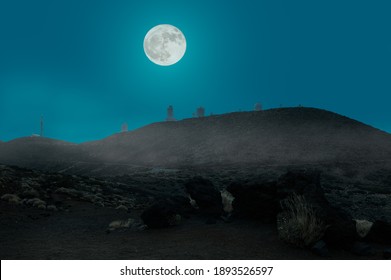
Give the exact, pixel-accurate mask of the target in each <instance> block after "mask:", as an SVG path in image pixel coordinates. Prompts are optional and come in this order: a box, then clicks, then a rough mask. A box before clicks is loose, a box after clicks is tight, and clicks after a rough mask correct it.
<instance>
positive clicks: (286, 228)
mask: <svg viewBox="0 0 391 280" xmlns="http://www.w3.org/2000/svg"><path fill="white" fill-rule="evenodd" d="M281 207H282V209H283V210H284V211H283V212H282V213H280V214H279V215H278V217H277V229H278V234H279V237H280V238H281V239H282V240H284V241H286V242H288V243H291V244H294V245H297V246H300V247H309V246H311V245H313V244H315V243H316V242H317V241H319V240H320V239H322V237H323V235H324V232H325V231H326V229H327V225H326V224H325V223H324V222H323V221H322V219H320V218H319V215H318V214H317V212H316V210H315V209H314V208H313V207H312V205H311V204H309V203H308V202H307V200H306V199H305V197H304V196H301V195H296V194H293V195H292V196H290V197H288V198H287V199H285V200H283V201H281Z"/></svg>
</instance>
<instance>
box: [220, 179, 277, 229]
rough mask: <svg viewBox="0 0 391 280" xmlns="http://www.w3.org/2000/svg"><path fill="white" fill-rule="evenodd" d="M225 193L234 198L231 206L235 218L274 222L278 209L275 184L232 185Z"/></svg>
mask: <svg viewBox="0 0 391 280" xmlns="http://www.w3.org/2000/svg"><path fill="white" fill-rule="evenodd" d="M227 191H229V192H230V193H231V194H232V195H233V196H234V197H235V199H234V201H233V203H232V206H233V214H234V215H235V216H236V217H240V218H255V219H259V220H262V221H264V222H274V221H275V219H276V216H277V213H278V212H279V209H280V208H279V199H278V198H277V191H276V183H275V182H263V183H244V184H243V183H232V184H231V185H229V186H228V187H227Z"/></svg>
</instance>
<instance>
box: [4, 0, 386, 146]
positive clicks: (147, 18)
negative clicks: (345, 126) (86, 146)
mask: <svg viewBox="0 0 391 280" xmlns="http://www.w3.org/2000/svg"><path fill="white" fill-rule="evenodd" d="M390 13H391V1H388V0H384V1H376V0H374V1H360V0H354V1H353V0H352V1H345V0H327V1H326V0H325V1H313V0H308V1H301V0H298V1H292V0H273V1H269V0H268V1H266V0H264V1H261V0H259V1H254V0H240V1H227V0H225V1H222V0H221V1H211V0H196V1H183V0H182V1H169V0H166V1H162V0H159V1H155V0H148V1H141V0H140V1H129V0H122V1H121V0H117V1H115V0H110V1H109V0H106V1H93V0H89V1H86V0H63V1H53V0H45V1H44V0H35V1H31V0H12V1H11V0H8V1H1V2H0V139H1V140H10V139H13V138H16V137H21V136H28V135H31V134H32V133H38V132H39V119H40V116H41V114H42V115H44V118H45V134H46V136H48V137H52V138H58V139H63V140H68V141H73V142H82V141H87V140H93V139H100V138H103V137H105V136H108V135H111V134H113V133H115V132H117V131H119V130H120V126H121V123H123V122H127V123H128V124H129V128H130V129H134V128H138V127H141V126H143V125H146V124H149V123H151V122H156V121H161V120H164V118H165V113H166V108H167V106H168V105H173V106H174V110H175V116H176V117H177V118H179V119H182V118H186V117H191V116H192V113H193V112H194V111H195V109H196V108H197V107H198V106H200V105H202V106H204V107H205V108H206V114H207V115H208V114H209V113H210V112H213V113H215V114H218V113H224V112H231V111H238V110H251V109H252V108H253V106H254V103H256V102H261V103H262V104H263V106H264V107H265V108H273V107H279V106H280V105H282V106H284V107H285V106H286V107H287V106H297V105H298V104H302V105H304V106H311V107H319V108H324V109H328V110H331V111H334V112H337V113H340V114H343V115H346V116H348V117H351V118H354V119H357V120H359V121H362V122H365V123H367V124H370V125H372V126H375V127H377V128H380V129H383V130H386V131H388V132H391V36H390V34H391V30H390V29H391V16H390ZM162 23H168V24H172V25H175V26H177V27H178V28H180V29H181V30H182V31H183V33H184V34H185V36H186V39H187V52H186V54H185V56H184V58H183V59H182V60H181V61H180V62H179V63H177V64H175V65H174V66H170V67H161V66H158V65H155V64H153V63H151V62H150V61H149V60H148V59H147V57H146V56H145V54H144V51H143V40H144V36H145V34H146V33H147V31H148V30H149V29H150V28H152V27H153V26H155V25H157V24H162Z"/></svg>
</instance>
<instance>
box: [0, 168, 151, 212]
mask: <svg viewBox="0 0 391 280" xmlns="http://www.w3.org/2000/svg"><path fill="white" fill-rule="evenodd" d="M0 197H1V200H2V201H5V202H8V203H9V204H14V205H17V206H23V207H35V208H38V209H42V210H49V211H57V210H63V209H64V208H63V206H64V204H66V202H67V201H69V200H76V201H85V202H89V203H92V204H95V205H97V206H101V207H110V208H116V209H118V210H123V211H128V210H130V209H137V208H138V207H145V206H144V205H143V204H142V203H139V201H137V199H138V196H136V195H135V194H134V193H132V192H129V191H127V186H126V185H124V184H120V183H114V182H108V181H105V180H99V179H95V178H87V177H80V176H75V175H66V174H58V173H56V174H54V173H43V172H38V171H33V170H27V169H23V168H18V167H8V166H1V165H0Z"/></svg>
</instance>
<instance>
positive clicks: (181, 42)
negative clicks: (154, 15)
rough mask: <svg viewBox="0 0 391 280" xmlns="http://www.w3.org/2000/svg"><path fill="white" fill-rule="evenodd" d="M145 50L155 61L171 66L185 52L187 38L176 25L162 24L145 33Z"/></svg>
mask: <svg viewBox="0 0 391 280" xmlns="http://www.w3.org/2000/svg"><path fill="white" fill-rule="evenodd" d="M144 52H145V54H146V55H147V57H148V58H149V60H151V61H152V62H153V63H156V64H158V65H161V66H170V65H173V64H175V63H177V62H178V61H179V60H181V58H182V57H183V55H184V54H185V52H186V38H185V36H184V35H183V33H182V32H181V31H180V30H179V29H178V28H176V27H175V26H172V25H170V24H160V25H157V26H155V27H154V28H152V29H151V30H149V31H148V33H147V35H145V38H144Z"/></svg>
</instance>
